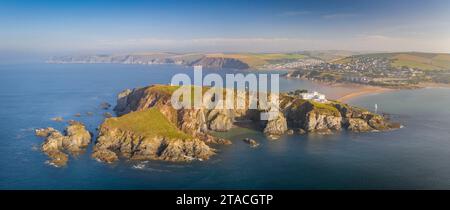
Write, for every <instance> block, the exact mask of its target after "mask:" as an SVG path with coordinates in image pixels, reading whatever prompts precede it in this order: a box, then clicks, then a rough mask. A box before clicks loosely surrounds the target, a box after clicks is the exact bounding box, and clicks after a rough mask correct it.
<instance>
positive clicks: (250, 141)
mask: <svg viewBox="0 0 450 210" xmlns="http://www.w3.org/2000/svg"><path fill="white" fill-rule="evenodd" d="M242 141H244V142H245V143H247V144H249V145H250V146H251V147H257V146H259V143H258V142H256V141H255V140H254V139H251V138H244V139H242Z"/></svg>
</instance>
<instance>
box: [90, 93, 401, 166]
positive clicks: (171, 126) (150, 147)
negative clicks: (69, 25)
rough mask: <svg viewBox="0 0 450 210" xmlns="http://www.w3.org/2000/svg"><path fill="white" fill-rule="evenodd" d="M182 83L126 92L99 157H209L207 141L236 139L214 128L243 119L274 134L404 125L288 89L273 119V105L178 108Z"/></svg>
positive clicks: (104, 131)
mask: <svg viewBox="0 0 450 210" xmlns="http://www.w3.org/2000/svg"><path fill="white" fill-rule="evenodd" d="M177 88H178V87H177V86H167V85H152V86H148V87H144V88H136V89H133V90H125V91H123V92H122V93H120V94H119V96H118V99H117V105H116V107H115V108H114V111H115V112H116V113H117V115H118V116H119V117H117V118H108V119H106V120H105V121H104V123H103V124H102V125H101V126H100V129H99V130H100V133H99V138H98V139H97V143H96V145H95V147H94V153H93V157H94V158H96V159H98V160H100V161H104V162H113V161H115V160H117V159H118V157H119V156H122V157H125V158H130V159H135V160H145V159H157V160H168V161H189V160H193V159H208V158H209V157H210V156H212V155H213V154H214V149H213V148H211V147H210V146H208V145H207V144H209V143H220V144H230V143H231V142H229V141H228V140H224V139H220V138H216V137H213V136H211V135H209V132H210V131H228V130H230V129H231V128H232V127H233V126H234V123H235V122H236V121H237V120H249V121H252V122H254V123H258V124H261V131H263V132H264V133H265V134H266V135H267V136H268V137H270V138H272V139H277V138H279V137H280V136H281V135H283V134H285V133H287V132H288V131H289V133H292V132H293V131H298V132H299V133H303V132H308V133H319V134H330V133H333V132H337V131H340V130H349V131H352V132H368V131H384V130H390V129H394V128H398V127H399V126H398V125H397V124H394V123H391V122H389V121H388V120H386V119H385V118H384V117H383V116H380V115H377V114H374V113H371V112H369V111H367V110H364V109H361V108H357V107H352V106H350V105H347V104H343V103H339V102H334V101H331V102H328V103H318V102H314V101H310V100H303V99H301V98H300V97H298V96H293V95H287V94H281V95H280V107H279V108H278V109H275V108H273V107H272V108H270V109H271V111H272V112H275V113H277V114H276V115H275V117H274V118H273V119H271V120H269V121H260V120H259V118H260V113H261V112H262V111H267V110H250V109H248V108H244V109H237V108H235V109H232V110H228V109H208V108H206V107H201V108H200V109H192V108H182V109H179V110H176V109H174V108H173V107H172V105H171V100H170V99H171V96H172V94H173V92H174V91H175V90H176V89H177ZM206 89H207V88H203V91H205V90H206ZM235 97H243V96H242V95H239V94H236V95H235ZM244 97H245V94H244Z"/></svg>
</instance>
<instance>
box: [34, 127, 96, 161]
mask: <svg viewBox="0 0 450 210" xmlns="http://www.w3.org/2000/svg"><path fill="white" fill-rule="evenodd" d="M69 124H70V125H69V126H67V127H66V129H65V135H63V134H61V132H59V131H58V130H56V129H54V128H50V127H49V128H44V129H36V130H35V133H36V135H37V136H40V137H45V138H46V139H45V141H44V143H43V144H42V145H41V150H42V151H43V152H44V153H45V154H47V155H48V156H49V157H50V159H51V160H50V161H49V162H50V164H51V165H54V166H56V167H60V166H64V165H66V164H67V161H68V156H67V154H66V153H65V152H66V151H67V152H69V153H70V154H72V155H76V154H78V153H80V152H81V151H82V150H83V149H84V148H86V147H87V146H88V145H89V143H90V141H91V134H90V133H89V131H87V130H86V128H85V126H84V125H83V124H82V123H80V122H76V121H73V120H72V121H70V122H69Z"/></svg>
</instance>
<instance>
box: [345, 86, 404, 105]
mask: <svg viewBox="0 0 450 210" xmlns="http://www.w3.org/2000/svg"><path fill="white" fill-rule="evenodd" d="M336 86H345V87H347V88H351V89H352V90H354V91H351V92H349V93H345V94H343V95H342V96H340V97H339V98H337V99H336V100H337V101H340V102H348V101H349V100H350V99H354V98H357V97H361V96H366V95H372V94H380V93H385V92H390V91H394V90H395V89H389V88H383V87H376V86H368V85H357V84H336Z"/></svg>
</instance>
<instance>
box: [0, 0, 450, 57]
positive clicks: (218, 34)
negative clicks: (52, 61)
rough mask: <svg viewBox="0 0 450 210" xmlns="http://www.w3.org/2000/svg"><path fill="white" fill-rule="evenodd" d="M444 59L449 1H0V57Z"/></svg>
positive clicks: (449, 41) (449, 36) (449, 45)
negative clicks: (404, 55)
mask: <svg viewBox="0 0 450 210" xmlns="http://www.w3.org/2000/svg"><path fill="white" fill-rule="evenodd" d="M301 50H352V51H424V52H446V53H450V1H449V0H446V1H445V0H408V1H406V0H377V1H374V0H358V1H356V0H352V1H350V0H340V1H338V0H335V1H332V0H328V1H325V0H316V1H300V0H297V1H280V0H278V1H264V0H260V1H257V0H253V1H249V0H247V1H246V0H227V1H219V0H209V1H202V0H198V1H189V0H184V1H180V0H179V1H171V0H166V1H133V0H128V1H114V0H109V1H98V0H97V1H96V0H91V1H82V0H77V1H39V0H35V1H20V0H14V1H10V0H2V1H0V54H3V55H5V54H11V55H12V54H21V53H29V54H68V53H119V52H122V53H124V52H138V51H139V52H143V51H146V52H147V51H166V52H293V51H301Z"/></svg>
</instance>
